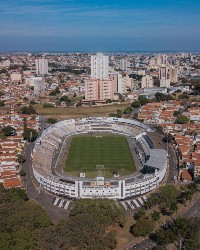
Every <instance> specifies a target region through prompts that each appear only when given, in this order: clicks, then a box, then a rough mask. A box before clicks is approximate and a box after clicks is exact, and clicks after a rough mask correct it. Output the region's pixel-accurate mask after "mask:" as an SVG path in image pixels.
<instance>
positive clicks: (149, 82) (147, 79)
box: [141, 76, 154, 89]
mask: <svg viewBox="0 0 200 250" xmlns="http://www.w3.org/2000/svg"><path fill="white" fill-rule="evenodd" d="M153 82H154V81H153V78H152V76H143V77H142V81H141V88H142V89H143V88H153Z"/></svg>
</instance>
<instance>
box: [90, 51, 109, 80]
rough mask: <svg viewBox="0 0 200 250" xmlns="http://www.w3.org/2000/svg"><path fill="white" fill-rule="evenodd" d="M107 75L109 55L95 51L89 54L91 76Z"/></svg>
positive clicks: (104, 76)
mask: <svg viewBox="0 0 200 250" xmlns="http://www.w3.org/2000/svg"><path fill="white" fill-rule="evenodd" d="M108 77H109V56H106V55H104V54H103V53H97V54H96V55H92V56H91V78H95V79H100V80H102V79H105V78H108Z"/></svg>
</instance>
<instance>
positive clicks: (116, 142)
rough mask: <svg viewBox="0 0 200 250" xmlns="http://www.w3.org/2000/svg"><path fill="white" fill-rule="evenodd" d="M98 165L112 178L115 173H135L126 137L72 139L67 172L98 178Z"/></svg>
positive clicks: (99, 136)
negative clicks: (81, 173) (82, 173)
mask: <svg viewBox="0 0 200 250" xmlns="http://www.w3.org/2000/svg"><path fill="white" fill-rule="evenodd" d="M96 165H104V167H105V174H106V176H112V174H113V171H117V172H119V174H120V175H124V174H129V173H132V172H133V171H135V164H134V161H133V157H132V154H131V151H130V148H129V144H128V142H127V139H126V137H124V136H119V135H110V134H101V135H89V136H88V135H81V136H80V135H79V136H75V137H72V141H71V144H70V147H69V152H68V155H67V160H66V166H65V172H67V173H72V174H75V175H79V173H80V172H85V173H86V176H90V177H91V176H96V174H97V170H96Z"/></svg>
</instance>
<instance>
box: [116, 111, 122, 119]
mask: <svg viewBox="0 0 200 250" xmlns="http://www.w3.org/2000/svg"><path fill="white" fill-rule="evenodd" d="M122 114H123V113H122V111H121V110H120V109H118V110H117V115H116V117H118V118H121V117H122Z"/></svg>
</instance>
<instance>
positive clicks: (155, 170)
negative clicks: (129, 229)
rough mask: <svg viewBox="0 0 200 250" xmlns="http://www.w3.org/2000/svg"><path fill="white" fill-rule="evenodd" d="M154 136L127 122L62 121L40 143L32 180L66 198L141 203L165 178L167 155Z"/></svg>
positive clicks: (100, 119) (103, 119) (98, 119)
mask: <svg viewBox="0 0 200 250" xmlns="http://www.w3.org/2000/svg"><path fill="white" fill-rule="evenodd" d="M151 135H154V133H153V131H152V130H151V129H150V128H149V127H148V126H146V125H144V124H142V123H140V122H138V121H136V120H129V119H124V118H113V117H95V118H85V119H71V120H65V121H61V122H58V123H56V124H54V125H52V126H51V127H49V128H47V129H46V130H44V131H43V133H42V134H41V136H40V137H39V138H38V139H37V140H36V142H35V145H34V149H33V152H32V169H33V174H34V176H35V178H36V180H37V181H38V182H39V184H40V187H41V188H43V189H45V190H46V191H48V192H50V193H53V194H56V195H59V196H62V197H68V198H73V199H79V198H110V199H119V200H123V199H128V198H132V197H137V196H140V195H143V194H146V193H148V192H150V191H152V190H154V189H156V188H157V187H158V186H159V184H160V182H161V181H162V180H163V178H164V176H165V174H166V168H167V152H166V150H165V149H161V148H159V147H158V146H157V145H156V146H155V145H154V144H155V143H154V141H153V140H152V139H151Z"/></svg>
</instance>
